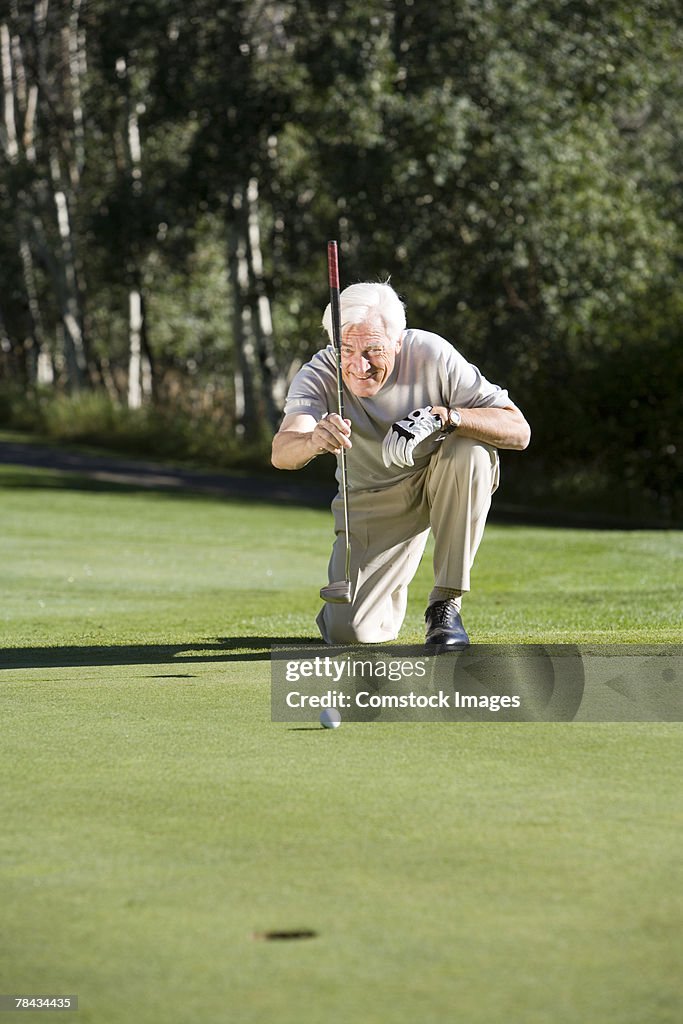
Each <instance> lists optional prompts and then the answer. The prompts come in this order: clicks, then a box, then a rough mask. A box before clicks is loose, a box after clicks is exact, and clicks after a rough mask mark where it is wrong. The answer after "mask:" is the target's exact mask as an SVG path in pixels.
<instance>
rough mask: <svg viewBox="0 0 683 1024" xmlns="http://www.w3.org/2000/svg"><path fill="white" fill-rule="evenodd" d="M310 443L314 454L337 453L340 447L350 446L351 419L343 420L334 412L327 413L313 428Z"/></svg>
mask: <svg viewBox="0 0 683 1024" xmlns="http://www.w3.org/2000/svg"><path fill="white" fill-rule="evenodd" d="M311 444H312V445H313V446H314V447H315V454H316V455H323V454H324V453H325V452H331V453H332V454H333V455H339V453H340V452H341V450H342V448H351V447H352V445H351V420H343V419H342V418H341V416H340V415H339V414H338V413H336V412H331V413H328V414H327V416H323V418H322V419H321V420H318V422H317V423H316V425H315V427H314V428H313V432H312V434H311Z"/></svg>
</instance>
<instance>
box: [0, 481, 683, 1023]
mask: <svg viewBox="0 0 683 1024" xmlns="http://www.w3.org/2000/svg"><path fill="white" fill-rule="evenodd" d="M0 488H1V489H2V502H3V513H4V515H3V531H2V538H1V540H0V565H1V566H2V568H1V572H2V579H3V594H4V601H3V605H2V612H1V615H0V630H1V632H2V650H3V655H2V666H1V667H2V669H3V671H2V673H1V674H0V683H2V686H1V687H0V699H1V701H2V733H1V736H2V739H1V761H0V769H1V771H2V779H3V785H2V790H1V793H2V796H1V804H0V813H1V814H2V822H3V828H2V830H1V832H0V862H1V865H2V868H1V871H2V875H1V880H0V905H1V906H2V908H3V927H2V938H1V939H0V943H1V950H2V955H1V956H0V992H2V993H27V992H32V993H35V994H41V993H42V994H47V993H52V994H78V997H79V1010H78V1014H77V1015H76V1016H72V1015H69V1016H65V1018H64V1019H75V1020H78V1021H81V1022H97V1024H100V1022H102V1024H105V1022H106V1024H110V1022H111V1024H119V1022H121V1024H122V1022H124V1021H126V1022H128V1021H136V1022H140V1024H157V1022H161V1021H163V1022H164V1024H166V1022H169V1024H180V1022H185V1021H188V1020H196V1021H201V1022H202V1024H214V1022H215V1024H218V1022H219V1021H220V1022H223V1021H231V1022H232V1021H236V1022H240V1024H256V1022H264V1021H265V1022H270V1021H273V1022H274V1021H277V1022H281V1024H308V1022H311V1024H313V1022H318V1021H325V1022H331V1024H346V1022H348V1021H359V1022H360V1021H362V1022H377V1024H380V1022H381V1024H384V1022H387V1024H389V1022H391V1024H395V1022H398V1024H404V1022H405V1024H408V1022H411V1024H413V1022H416V1021H418V1022H421V1024H431V1022H434V1024H436V1022H441V1021H445V1020H458V1021H466V1022H468V1024H490V1022H492V1021H503V1020H505V1021H512V1022H520V1024H522V1022H524V1024H544V1022H546V1021H553V1022H557V1024H585V1022H587V1021H600V1022H604V1024H642V1022H643V1021H648V1022H649V1024H674V1022H676V1024H677V1022H678V1021H679V1020H680V1005H681V997H682V996H683V990H682V986H681V981H680V960H681V916H682V915H681V911H682V909H683V907H682V905H681V892H682V891H683V886H682V882H683V878H682V877H681V875H682V872H681V858H680V828H681V810H682V806H681V805H682V800H681V785H680V779H681V774H682V769H683V756H682V755H681V726H680V725H679V724H676V723H673V724H672V723H669V724H664V723H655V724H647V723H641V724H628V723H620V724H618V725H616V724H584V725H578V724H571V723H569V724H538V723H536V724H517V725H515V724H511V725H502V724H501V725H486V726H483V725H470V724H467V725H462V724H460V725H457V724H416V723H412V724H410V723H407V724H399V725H397V724H394V725H391V724H379V723H374V724H368V723H345V724H344V725H343V726H342V728H341V729H339V730H336V731H333V732H328V731H326V730H322V729H320V728H319V727H315V728H302V727H294V726H292V725H290V724H282V723H273V722H271V720H270V646H271V644H274V643H277V644H287V643H291V644H296V645H299V646H301V645H305V644H306V643H308V642H314V641H316V640H317V639H318V638H317V632H316V630H315V625H314V621H313V620H314V617H315V614H316V612H317V609H318V600H317V593H318V589H319V587H320V586H321V584H322V583H324V582H325V579H326V575H325V574H326V566H327V558H328V553H329V546H330V543H331V539H332V538H331V518H330V516H329V514H328V513H326V512H325V511H319V510H315V509H309V508H299V507H296V506H288V505H283V504H275V503H272V504H271V503H267V502H261V503H256V502H252V503H245V502H240V501H232V500H230V501H228V500H220V499H215V498H207V497H200V496H196V495H190V494H184V495H183V494H172V495H169V494H163V493H159V492H155V493H150V492H146V491H143V490H135V489H133V488H123V487H113V486H111V487H107V486H104V485H99V486H96V485H94V484H93V483H92V482H91V481H88V480H85V479H83V478H78V477H76V476H73V475H69V474H60V473H54V472H50V471H46V470H31V471H29V470H20V469H16V468H14V469H11V470H10V469H5V468H1V469H0ZM682 555H683V544H682V543H681V535H680V534H678V533H675V532H637V531H636V532H607V531H588V530H582V531H578V530H577V531H571V530H552V529H535V528H529V527H522V526H520V527H510V526H505V527H503V526H496V525H491V526H490V527H489V528H488V529H487V532H486V535H485V538H484V542H483V544H482V548H481V550H480V553H479V555H478V560H477V564H476V567H475V573H474V579H473V585H474V590H473V593H472V595H471V596H470V597H468V598H467V599H466V601H465V603H464V608H463V618H464V621H465V623H466V625H467V627H468V630H469V632H470V633H471V636H472V640H473V642H475V643H476V642H479V643H493V642H496V641H506V642H515V643H517V642H535V643H545V642H572V643H576V642H582V643H587V642H601V643H604V642H608V643H611V642H619V643H634V642H655V641H656V642H663V643H668V642H670V643H674V642H680V637H681V609H680V579H681V561H682ZM430 576H431V567H430V563H429V553H428V554H427V555H426V556H425V559H424V560H423V563H422V566H421V567H420V570H419V573H418V576H417V578H416V579H415V581H414V583H413V585H412V588H411V596H410V603H409V609H408V616H407V619H406V623H405V626H404V629H403V632H402V634H401V637H400V640H401V642H402V643H419V642H420V641H421V638H422V636H423V628H424V627H423V621H422V615H423V611H424V603H425V598H426V594H427V593H428V591H429V588H430ZM311 724H312V725H313V722H312V723H311ZM288 930H310V931H312V932H314V933H315V935H314V936H313V937H311V938H308V939H302V940H290V941H263V940H262V939H260V938H258V936H259V935H262V934H263V933H265V932H268V931H288ZM4 1019H6V1020H7V1021H8V1022H9V1021H12V1020H25V1019H26V1014H25V1013H24V1014H18V1013H17V1014H14V1013H7V1014H6V1016H5V1015H3V1020H4ZM60 1019H61V1018H60Z"/></svg>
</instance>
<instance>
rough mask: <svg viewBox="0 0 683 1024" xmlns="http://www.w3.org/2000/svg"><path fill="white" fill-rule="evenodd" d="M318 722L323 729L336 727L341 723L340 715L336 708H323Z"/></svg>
mask: <svg viewBox="0 0 683 1024" xmlns="http://www.w3.org/2000/svg"><path fill="white" fill-rule="evenodd" d="M320 724H321V725H322V727H323V729H338V728H339V726H340V725H341V715H340V714H339V712H338V711H337V709H336V708H323V710H322V711H321V712H320Z"/></svg>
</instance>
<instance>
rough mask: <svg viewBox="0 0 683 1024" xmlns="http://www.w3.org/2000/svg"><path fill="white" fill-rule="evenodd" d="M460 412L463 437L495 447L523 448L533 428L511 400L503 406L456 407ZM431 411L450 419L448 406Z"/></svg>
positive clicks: (436, 407) (460, 432)
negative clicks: (480, 407) (482, 407)
mask: <svg viewBox="0 0 683 1024" xmlns="http://www.w3.org/2000/svg"><path fill="white" fill-rule="evenodd" d="M455 411H456V412H458V413H459V414H460V426H459V427H458V429H457V433H458V435H459V436H460V437H471V438H472V439H473V440H475V441H483V442H484V444H490V445H492V446H493V447H494V448H511V449H515V450H517V451H522V450H523V449H524V448H526V447H527V445H528V444H529V441H530V440H531V427H530V426H529V424H528V423H527V421H526V420H525V418H524V416H523V414H522V412H521V410H520V409H518V408H517V406H516V405H513V404H512V403H511V404H510V405H506V406H503V407H501V408H495V407H490V408H486V409H461V408H459V407H458V408H457V409H456V410H455ZM432 412H433V413H434V414H435V415H437V416H440V417H441V419H442V420H443V422H444V423H447V422H448V409H446V408H445V407H444V406H441V405H435V406H433V407H432Z"/></svg>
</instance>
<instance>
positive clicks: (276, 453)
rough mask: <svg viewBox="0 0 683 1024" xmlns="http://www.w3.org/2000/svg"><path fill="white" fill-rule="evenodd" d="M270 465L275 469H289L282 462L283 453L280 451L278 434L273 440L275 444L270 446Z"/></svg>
mask: <svg viewBox="0 0 683 1024" xmlns="http://www.w3.org/2000/svg"><path fill="white" fill-rule="evenodd" d="M270 464H271V466H274V467H275V469H287V466H285V464H284V463H283V461H282V453H281V451H280V445H279V444H278V435H277V434H276V435H275V437H274V438H273V443H272V445H271V446H270Z"/></svg>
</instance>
